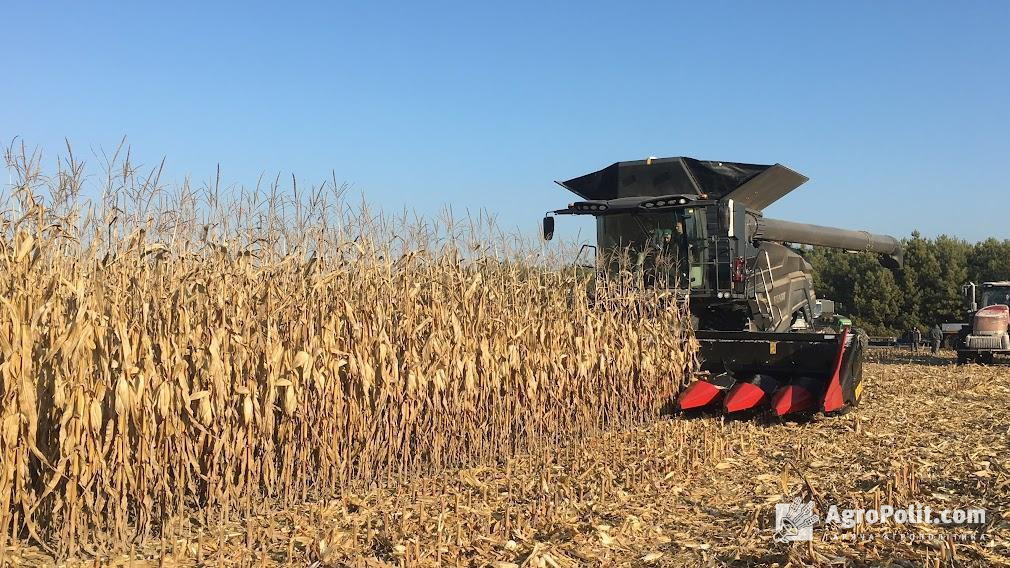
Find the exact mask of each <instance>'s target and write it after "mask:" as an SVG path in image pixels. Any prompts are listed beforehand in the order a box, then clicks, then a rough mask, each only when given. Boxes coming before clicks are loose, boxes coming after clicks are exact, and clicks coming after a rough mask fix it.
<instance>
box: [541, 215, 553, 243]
mask: <svg viewBox="0 0 1010 568" xmlns="http://www.w3.org/2000/svg"><path fill="white" fill-rule="evenodd" d="M543 230H544V240H545V241H549V240H551V239H553V238H554V217H551V216H547V217H544V224H543Z"/></svg>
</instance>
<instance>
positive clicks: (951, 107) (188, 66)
mask: <svg viewBox="0 0 1010 568" xmlns="http://www.w3.org/2000/svg"><path fill="white" fill-rule="evenodd" d="M3 13H4V18H3V21H2V22H0V37H2V38H3V42H4V44H5V48H4V50H3V53H4V64H3V66H2V71H0V86H2V89H0V139H2V140H3V141H4V143H5V144H6V143H8V142H9V141H10V140H12V139H13V138H14V137H16V136H17V137H21V138H23V139H24V140H25V141H26V142H27V143H29V144H31V145H37V146H40V147H42V148H43V149H45V150H46V151H47V152H48V153H49V154H54V153H56V152H57V151H59V150H60V149H61V148H62V143H63V142H62V141H63V139H64V138H68V139H70V141H71V142H72V143H73V144H74V145H75V147H76V148H77V151H78V153H80V154H84V156H85V157H86V158H88V159H89V160H90V162H91V163H92V165H97V160H96V159H95V158H94V157H93V156H92V154H91V152H92V150H93V149H95V150H97V149H98V148H106V149H112V148H114V147H115V146H116V144H117V143H118V142H119V140H120V139H121V138H122V137H123V136H124V135H125V136H127V137H128V140H129V142H130V144H131V145H132V147H133V151H134V154H135V156H138V157H139V158H140V159H141V161H143V162H145V163H148V164H152V165H153V164H154V163H156V162H157V161H159V160H160V159H161V157H162V156H165V157H167V171H168V175H167V178H168V179H176V180H178V179H182V177H183V176H184V175H186V174H192V176H193V177H194V178H196V179H209V178H211V177H212V176H213V172H214V168H215V165H216V164H218V163H220V164H221V168H222V174H223V176H224V178H225V179H226V180H227V181H229V182H231V183H235V184H246V185H250V184H254V183H255V181H256V179H257V178H258V177H259V176H260V174H264V173H265V174H266V175H267V176H268V177H272V176H274V175H275V174H277V173H278V172H281V173H283V174H284V175H285V176H290V173H291V172H294V173H295V174H296V175H297V176H298V177H299V179H300V180H301V181H302V182H304V183H311V182H314V181H321V180H323V179H327V178H329V174H330V171H331V170H332V171H334V172H335V173H336V177H337V179H339V180H345V181H347V182H349V183H351V184H353V187H354V190H355V191H356V192H360V193H363V194H364V195H365V196H366V198H367V199H369V200H370V201H372V202H373V203H375V204H377V205H380V206H382V207H384V208H387V209H401V208H402V207H408V208H415V209H417V210H419V211H421V212H424V213H431V212H435V211H437V210H438V209H440V208H441V206H442V205H444V204H452V205H453V207H454V209H455V211H456V212H457V213H462V212H464V211H465V210H466V209H470V210H471V211H475V210H478V209H481V208H484V209H487V210H488V211H490V212H492V213H494V214H495V215H497V217H498V219H499V221H501V223H502V224H503V225H505V226H509V227H517V228H519V229H520V230H523V231H529V232H531V233H532V232H534V231H535V230H536V224H537V223H538V221H539V218H540V216H541V215H542V213H543V212H544V211H545V210H547V209H552V208H556V207H560V206H563V205H564V204H566V203H567V202H568V201H569V200H570V196H569V195H568V194H566V193H565V192H564V191H563V190H561V189H560V188H557V187H556V186H555V185H554V184H553V183H552V180H554V179H567V178H569V177H574V176H576V175H580V174H583V173H586V172H589V171H592V170H595V169H598V168H601V167H603V166H606V165H608V164H610V163H612V162H615V161H618V160H632V159H641V158H644V157H647V156H650V155H653V156H678V155H687V156H693V157H697V158H701V159H715V160H727V161H743V162H755V163H775V162H781V163H784V164H786V165H789V166H791V167H793V168H794V169H796V170H799V171H800V172H803V173H805V174H806V175H808V176H809V177H810V178H811V181H810V182H808V183H807V184H806V185H805V186H803V187H802V188H801V189H799V190H797V191H796V193H794V194H793V195H790V196H789V197H788V198H786V199H784V200H783V201H782V202H780V203H779V204H776V205H774V206H773V207H772V208H770V209H769V210H768V212H767V213H768V214H769V216H775V217H780V218H788V219H793V220H797V221H804V222H812V223H820V224H828V225H836V226H842V227H846V228H852V229H869V230H873V231H877V232H888V233H891V234H894V235H897V236H905V235H907V234H909V233H910V232H911V231H912V230H913V229H919V230H920V231H922V232H923V233H925V234H927V235H936V234H939V233H948V234H954V235H957V236H960V237H963V238H968V239H971V240H976V239H981V238H985V237H988V236H997V237H1000V238H1010V228H1008V223H1007V221H1008V218H1010V215H1008V213H1010V203H1008V201H1010V197H1008V196H1010V181H1008V180H1010V172H1008V169H1010V34H1008V33H1007V30H1008V29H1010V3H1005V2H978V3H971V2H961V3H957V4H953V3H939V2H921V3H911V2H846V3H827V2H796V3H786V2H761V3H759V2H706V3H693V2H692V3H683V4H677V3H672V2H657V3H636V2H627V3H612V4H603V3H594V2H580V3H572V4H561V3H546V2H531V3H525V2H502V3H487V2H465V3H464V2H460V3H447V2H438V1H435V2H427V3H409V4H407V3H405V4H396V3H385V2H370V3H361V4H341V3H330V2H325V3H323V2H320V3H297V2H288V3H280V2H271V3H255V2H254V3H224V2H221V3H210V2H192V3H189V2H161V3H157V4H153V3H151V4H148V3H125V2H124V3H122V4H104V3H85V2H66V3H60V2H52V3H47V5H46V6H45V7H43V6H41V3H35V2H17V3H8V4H7V5H6V6H5V7H4V9H3ZM587 228H588V226H587V225H586V224H585V223H578V222H575V221H573V220H566V221H565V222H561V223H559V232H560V234H561V235H562V236H572V235H573V234H574V231H576V230H578V229H581V230H583V231H585V230H586V229H587ZM583 234H585V233H583Z"/></svg>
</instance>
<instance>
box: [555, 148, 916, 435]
mask: <svg viewBox="0 0 1010 568" xmlns="http://www.w3.org/2000/svg"><path fill="white" fill-rule="evenodd" d="M806 181H807V178H806V177H805V176H802V175H800V174H798V173H796V172H794V171H793V170H791V169H789V168H787V167H785V166H782V165H780V164H776V165H773V166H766V165H755V164H740V163H732V162H706V161H699V160H695V159H691V158H662V159H656V158H650V159H648V160H640V161H633V162H618V163H616V164H613V165H611V166H609V167H607V168H604V169H602V170H600V171H597V172H593V173H591V174H587V175H584V176H582V177H578V178H575V179H570V180H568V181H565V182H557V183H558V184H559V185H561V186H562V187H564V188H565V189H568V190H569V191H571V192H572V193H575V194H576V195H578V196H579V197H581V198H582V199H583V200H584V201H578V202H575V203H572V204H570V205H569V206H568V207H567V208H565V209H560V210H557V211H551V212H549V213H548V215H547V216H546V217H545V218H544V221H543V230H544V238H545V239H547V240H550V239H551V237H552V236H553V234H554V217H553V216H552V215H592V216H593V217H595V218H596V227H597V246H596V249H597V263H596V266H597V270H598V271H599V270H604V271H609V272H611V273H613V272H614V271H616V270H621V267H622V266H624V267H628V265H629V264H630V267H631V268H632V270H634V271H635V273H636V274H640V275H641V278H642V279H643V282H644V285H646V286H650V287H662V288H668V289H670V290H671V291H673V292H675V293H676V294H677V295H678V296H679V297H683V298H686V299H687V300H688V305H689V307H690V311H691V315H692V320H693V323H694V326H695V329H696V333H695V335H696V337H697V339H698V341H699V344H700V354H699V355H700V357H701V360H702V378H701V379H699V380H697V381H695V382H693V383H692V384H690V385H689V386H688V387H687V388H686V389H685V390H684V392H683V393H682V394H681V396H680V399H679V401H678V404H679V407H680V408H681V409H682V410H692V409H700V408H711V407H715V406H716V405H717V404H719V403H721V404H722V407H723V410H724V411H725V412H743V411H747V410H755V409H759V408H765V407H770V408H771V410H772V411H773V412H774V413H775V414H777V415H779V416H782V415H786V414H790V413H795V412H803V411H818V410H820V411H824V412H833V411H838V410H841V409H843V408H845V407H847V406H849V405H855V404H856V403H858V401H859V398H860V394H861V392H862V384H861V381H862V362H863V351H864V348H865V346H866V335H865V334H864V333H862V332H861V331H859V330H856V329H854V328H853V327H852V324H851V322H850V320H848V319H847V318H845V317H842V316H839V315H836V314H835V313H834V304H833V302H830V301H827V300H820V301H819V300H817V299H816V298H815V296H814V290H813V280H812V278H811V268H810V265H809V264H808V263H807V262H806V260H804V258H803V257H802V256H801V255H800V254H799V253H798V252H797V251H796V250H795V249H793V248H791V247H789V246H787V245H786V244H785V243H792V244H803V245H814V246H825V247H832V248H838V249H844V250H851V251H870V252H875V253H879V254H881V255H882V262H884V263H885V265H889V266H890V267H892V268H898V267H900V266H901V262H902V249H901V243H900V242H899V241H898V240H897V239H895V238H894V237H890V236H885V235H874V234H870V233H866V232H862V231H849V230H845V229H835V228H830V227H820V226H816V225H805V224H802V223H794V222H790V221H780V220H776V219H769V218H766V217H764V216H763V215H762V210H763V209H765V208H766V207H768V206H769V205H771V204H772V203H774V202H776V201H778V200H779V199H780V198H782V197H783V196H784V195H786V194H787V193H789V192H791V191H793V190H794V189H796V188H797V187H799V186H800V185H801V184H803V183H804V182H806ZM603 259H605V260H603ZM615 259H624V262H623V263H622V262H617V261H616V260H615ZM629 259H630V262H628V261H629Z"/></svg>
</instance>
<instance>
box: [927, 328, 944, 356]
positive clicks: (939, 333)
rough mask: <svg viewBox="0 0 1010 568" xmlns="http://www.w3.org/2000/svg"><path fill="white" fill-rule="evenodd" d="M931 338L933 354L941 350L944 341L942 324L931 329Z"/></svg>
mask: <svg viewBox="0 0 1010 568" xmlns="http://www.w3.org/2000/svg"><path fill="white" fill-rule="evenodd" d="M929 339H930V343H931V344H932V345H931V348H932V349H931V351H932V353H933V355H936V354H937V353H939V352H940V344H941V343H942V342H943V330H942V329H940V324H936V325H934V326H933V328H932V329H930V330H929Z"/></svg>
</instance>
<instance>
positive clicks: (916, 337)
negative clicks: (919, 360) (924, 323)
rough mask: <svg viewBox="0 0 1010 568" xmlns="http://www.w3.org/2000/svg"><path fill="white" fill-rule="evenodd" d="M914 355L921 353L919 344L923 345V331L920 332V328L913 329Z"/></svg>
mask: <svg viewBox="0 0 1010 568" xmlns="http://www.w3.org/2000/svg"><path fill="white" fill-rule="evenodd" d="M911 339H912V353H918V352H919V344H920V343H922V331H920V330H919V326H915V327H913V328H912V338H911Z"/></svg>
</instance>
